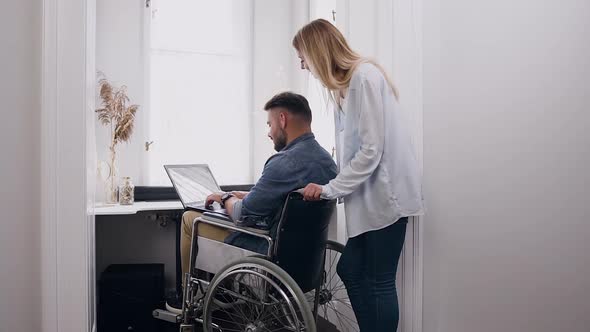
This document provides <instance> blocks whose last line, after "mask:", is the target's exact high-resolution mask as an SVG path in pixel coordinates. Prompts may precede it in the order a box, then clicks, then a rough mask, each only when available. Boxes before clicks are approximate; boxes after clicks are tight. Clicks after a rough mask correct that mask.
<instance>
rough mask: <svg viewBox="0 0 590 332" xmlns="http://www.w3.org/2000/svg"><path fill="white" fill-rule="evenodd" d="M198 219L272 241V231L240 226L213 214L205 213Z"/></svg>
mask: <svg viewBox="0 0 590 332" xmlns="http://www.w3.org/2000/svg"><path fill="white" fill-rule="evenodd" d="M197 219H198V220H199V222H203V223H206V224H210V225H213V226H217V227H221V228H225V229H231V230H233V231H236V232H242V233H246V234H250V235H253V236H256V237H260V238H263V239H265V240H267V241H272V239H271V238H270V231H267V230H263V229H259V228H253V227H243V226H238V225H236V224H235V223H233V222H232V221H229V220H227V219H226V218H224V217H222V216H217V215H215V214H213V213H208V212H205V213H203V215H202V216H201V217H199V218H197Z"/></svg>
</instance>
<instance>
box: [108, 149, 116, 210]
mask: <svg viewBox="0 0 590 332" xmlns="http://www.w3.org/2000/svg"><path fill="white" fill-rule="evenodd" d="M109 149H110V151H111V156H110V159H109V176H108V178H107V181H106V198H105V200H106V203H107V204H116V203H117V202H118V201H119V197H118V189H119V186H118V185H117V165H116V163H115V161H116V151H115V146H114V145H111V147H110V148H109Z"/></svg>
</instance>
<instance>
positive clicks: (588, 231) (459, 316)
mask: <svg viewBox="0 0 590 332" xmlns="http://www.w3.org/2000/svg"><path fill="white" fill-rule="evenodd" d="M423 8H424V174H425V194H426V200H427V208H428V212H427V215H426V218H425V223H424V227H425V241H424V243H425V248H424V255H425V257H424V317H423V319H424V329H423V330H424V331H425V332H435V331H440V332H472V331H477V332H487V331H490V332H492V331H494V332H496V331H503V332H512V331H514V332H528V331H531V332H532V331H534V332H550V331H571V332H582V331H588V329H589V326H590V315H589V314H590V303H589V301H588V299H589V298H590V260H589V259H588V256H587V255H588V252H589V250H590V241H588V239H590V223H588V217H589V216H590V204H589V203H590V199H589V197H590V188H589V185H590V173H589V172H588V170H589V169H590V132H589V131H588V124H590V112H588V111H589V107H588V103H589V100H588V96H589V95H590V84H588V77H590V43H589V38H588V35H587V31H589V30H590V2H588V1H586V0H568V1H533V0H524V1H518V2H515V1H507V0H500V1H457V0H444V1H439V0H424V7H423Z"/></svg>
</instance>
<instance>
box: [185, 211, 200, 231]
mask: <svg viewBox="0 0 590 332" xmlns="http://www.w3.org/2000/svg"><path fill="white" fill-rule="evenodd" d="M200 216H201V213H199V212H197V211H186V212H185V213H183V214H182V232H183V233H185V234H188V235H191V234H192V233H193V222H194V221H195V219H197V218H198V217H200Z"/></svg>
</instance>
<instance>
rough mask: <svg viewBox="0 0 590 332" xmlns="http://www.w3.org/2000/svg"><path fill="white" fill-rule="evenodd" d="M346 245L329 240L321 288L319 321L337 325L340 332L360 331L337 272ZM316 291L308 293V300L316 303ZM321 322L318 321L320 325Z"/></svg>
mask: <svg viewBox="0 0 590 332" xmlns="http://www.w3.org/2000/svg"><path fill="white" fill-rule="evenodd" d="M343 250H344V246H343V245H342V244H340V243H338V242H334V241H327V242H326V252H325V262H324V275H323V278H322V284H321V286H320V290H319V303H318V312H317V316H318V321H319V320H320V319H322V320H325V321H328V322H330V323H331V324H333V325H334V326H336V328H337V329H338V331H340V332H358V331H360V328H359V326H358V323H357V321H356V317H355V316H354V311H353V310H352V305H351V304H350V299H349V298H348V293H346V288H345V287H344V283H343V282H342V280H340V277H339V276H338V274H337V273H336V266H337V265H338V261H339V260H340V256H342V251H343ZM315 294H316V292H315V291H311V292H309V293H308V300H309V301H310V303H312V305H313V303H314V300H315ZM319 325H320V323H319V322H318V326H319Z"/></svg>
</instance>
